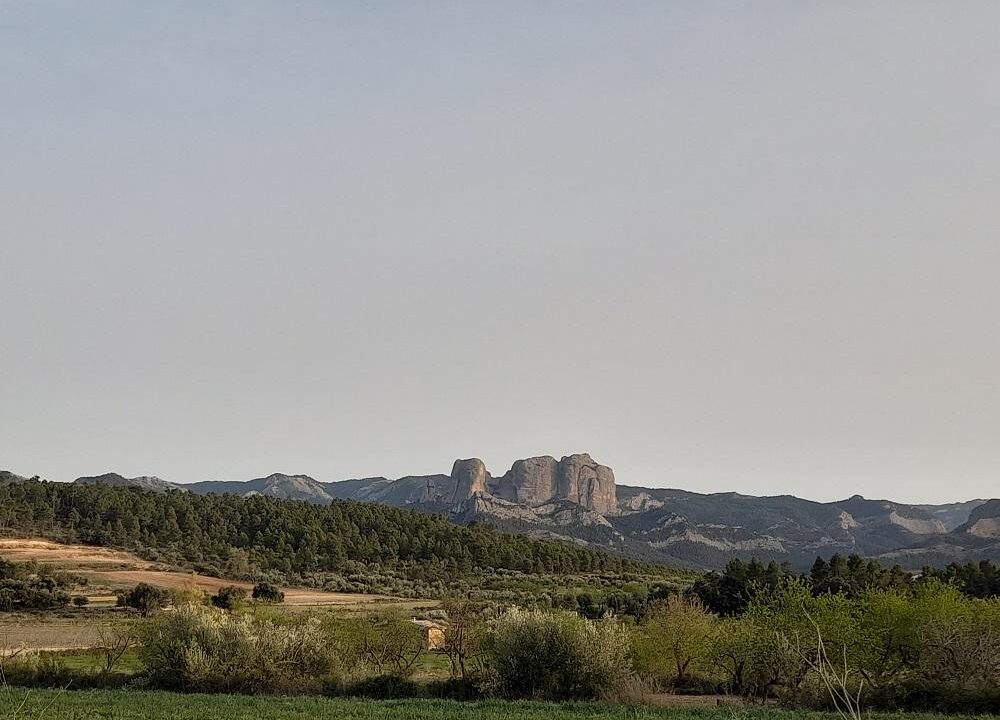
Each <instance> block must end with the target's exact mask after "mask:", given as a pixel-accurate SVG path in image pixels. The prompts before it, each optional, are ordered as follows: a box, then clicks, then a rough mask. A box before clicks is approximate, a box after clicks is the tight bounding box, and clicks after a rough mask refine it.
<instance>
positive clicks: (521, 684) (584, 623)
mask: <svg viewBox="0 0 1000 720" xmlns="http://www.w3.org/2000/svg"><path fill="white" fill-rule="evenodd" d="M629 646H630V643H629V636H628V631H627V629H626V628H625V626H623V625H622V624H620V623H619V622H617V621H614V620H600V621H595V620H585V619H583V618H580V617H578V616H574V615H569V614H553V613H544V612H540V611H525V610H520V609H513V610H510V611H508V612H507V613H505V614H504V615H501V616H500V617H499V618H496V619H495V620H493V621H492V622H491V623H489V624H488V626H487V628H486V631H485V637H484V662H485V663H486V680H485V683H484V687H485V688H486V689H487V690H489V691H491V692H493V693H496V694H498V695H501V696H503V697H524V698H536V699H545V700H567V699H575V698H581V699H584V698H598V697H607V696H614V695H616V694H620V693H621V692H624V691H625V689H626V688H627V686H628V685H629V681H630V680H631V678H632V677H633V673H632V661H631V658H630V647H629Z"/></svg>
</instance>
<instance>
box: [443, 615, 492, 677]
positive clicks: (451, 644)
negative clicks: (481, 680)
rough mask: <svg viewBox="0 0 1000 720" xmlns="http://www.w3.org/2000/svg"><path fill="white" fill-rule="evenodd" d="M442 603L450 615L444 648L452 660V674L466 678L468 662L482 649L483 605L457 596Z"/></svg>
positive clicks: (445, 630) (445, 632)
mask: <svg viewBox="0 0 1000 720" xmlns="http://www.w3.org/2000/svg"><path fill="white" fill-rule="evenodd" d="M441 605H442V608H443V609H444V611H445V613H447V615H448V624H447V626H446V627H445V629H444V645H443V647H442V650H444V653H445V655H447V656H448V660H450V661H451V676H452V677H458V678H462V679H463V680H465V679H466V678H467V672H468V668H467V663H468V661H469V659H470V658H471V657H473V656H474V655H475V654H476V653H478V652H479V650H480V643H481V640H482V638H481V634H482V612H483V605H482V604H481V603H474V602H471V601H468V600H459V599H455V598H449V599H446V600H445V601H444V602H443V603H442V604H441Z"/></svg>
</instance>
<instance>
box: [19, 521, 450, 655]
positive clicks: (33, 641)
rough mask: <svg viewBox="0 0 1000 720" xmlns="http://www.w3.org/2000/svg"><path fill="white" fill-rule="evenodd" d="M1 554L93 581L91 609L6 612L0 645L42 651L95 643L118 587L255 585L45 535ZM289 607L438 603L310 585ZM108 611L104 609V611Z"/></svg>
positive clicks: (291, 593) (405, 607)
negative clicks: (315, 588) (57, 539)
mask: <svg viewBox="0 0 1000 720" xmlns="http://www.w3.org/2000/svg"><path fill="white" fill-rule="evenodd" d="M0 558H3V559H5V560H10V561H15V562H27V561H30V560H34V561H37V562H40V563H45V564H46V565H48V566H50V567H53V568H58V569H61V570H67V571H71V572H73V573H75V574H78V575H82V576H84V577H86V578H87V579H88V583H89V585H88V586H87V588H86V590H85V591H84V592H83V593H82V594H86V595H87V597H88V599H89V601H90V603H89V607H88V609H86V610H82V611H79V610H75V609H67V610H66V611H63V612H59V613H45V614H0V644H5V645H8V646H20V645H24V646H26V647H29V648H32V649H38V650H61V649H77V648H89V647H94V645H95V644H96V643H97V631H98V630H97V629H98V627H99V625H100V624H101V623H106V622H107V621H108V620H109V619H110V616H109V611H110V609H111V608H113V607H114V605H115V600H116V596H115V593H116V591H118V590H123V589H127V588H131V587H134V586H135V585H137V584H139V583H140V582H145V583H149V584H150V585H154V586H156V587H161V588H165V589H168V590H178V589H183V588H195V589H198V590H204V591H207V592H210V593H215V592H218V590H219V588H222V587H225V586H227V585H237V586H239V587H242V588H244V589H246V590H247V591H248V592H249V591H250V590H251V588H252V585H251V583H247V582H234V581H231V580H222V579H220V578H215V577H210V576H208V575H199V574H197V573H192V572H182V571H179V570H176V569H172V568H170V567H167V566H164V565H160V564H158V563H154V562H150V561H148V560H143V559H142V558H139V557H137V556H135V555H133V554H131V553H128V552H124V551H121V550H111V549H108V548H101V547H93V546H89V545H63V544H60V543H55V542H51V541H49V540H40V539H13V538H0ZM283 590H284V592H285V602H284V605H283V606H282V607H284V608H287V609H288V611H290V612H291V611H296V610H307V609H309V608H317V607H320V608H324V609H327V610H330V611H336V612H344V613H358V612H365V611H370V610H372V609H373V608H379V607H392V608H396V609H399V610H401V611H404V612H410V611H416V610H420V609H426V608H428V607H435V606H436V605H437V603H436V602H435V601H420V600H413V599H405V598H394V597H391V596H388V595H364V594H361V593H338V592H324V591H322V590H313V589H308V588H283ZM102 611H103V612H102Z"/></svg>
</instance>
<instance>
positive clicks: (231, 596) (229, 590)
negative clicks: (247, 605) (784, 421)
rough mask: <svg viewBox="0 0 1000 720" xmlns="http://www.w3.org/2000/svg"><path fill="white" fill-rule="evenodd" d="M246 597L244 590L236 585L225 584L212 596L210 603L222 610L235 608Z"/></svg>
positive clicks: (237, 607)
mask: <svg viewBox="0 0 1000 720" xmlns="http://www.w3.org/2000/svg"><path fill="white" fill-rule="evenodd" d="M246 599H247V591H246V590H244V589H243V588H241V587H239V586H237V585H227V586H226V587H224V588H219V592H218V593H216V594H215V595H213V596H212V605H214V606H215V607H217V608H220V609H222V610H237V609H239V607H240V606H241V605H242V604H243V602H244V601H245V600H246Z"/></svg>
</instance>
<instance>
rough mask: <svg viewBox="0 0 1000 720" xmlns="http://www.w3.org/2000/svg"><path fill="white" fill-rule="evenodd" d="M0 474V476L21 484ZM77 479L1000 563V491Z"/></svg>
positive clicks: (579, 468)
mask: <svg viewBox="0 0 1000 720" xmlns="http://www.w3.org/2000/svg"><path fill="white" fill-rule="evenodd" d="M3 472H4V473H5V474H0V482H2V481H4V480H6V481H8V482H9V481H18V480H23V478H20V476H16V475H13V474H12V473H9V472H6V471H3ZM75 482H77V483H81V484H103V485H111V486H134V487H139V488H142V489H145V490H150V491H154V492H166V491H168V490H179V491H185V492H195V493H202V494H204V493H215V494H224V493H230V494H235V495H241V496H252V495H266V496H270V497H278V498H285V499H289V500H304V501H308V502H313V503H320V504H326V503H330V502H333V501H335V500H338V499H351V500H359V501H365V502H376V503H383V504H387V505H393V506H396V507H404V508H411V509H415V510H421V511H426V512H434V513H440V514H443V515H446V516H447V517H449V518H450V519H452V520H454V521H456V522H463V523H467V522H488V523H491V524H493V525H496V526H498V527H500V528H501V529H504V530H508V531H514V532H521V533H526V534H531V535H537V536H543V537H549V538H558V539H563V540H568V541H571V542H576V543H581V544H587V545H591V546H596V547H601V548H604V549H610V550H613V551H616V552H620V553H623V554H626V555H630V556H634V557H638V558H642V559H646V560H655V561H659V562H666V563H670V564H674V565H678V566H681V567H690V568H713V567H721V566H722V565H724V564H725V563H726V562H727V561H728V560H730V559H731V558H734V557H740V558H744V559H749V558H751V557H756V558H758V559H760V560H777V561H779V562H788V563H789V564H791V565H792V566H793V567H795V568H798V569H804V568H806V567H808V566H809V565H810V564H811V563H812V561H813V560H814V559H815V558H816V557H817V556H818V555H822V556H829V555H832V554H833V553H842V554H845V553H858V554H860V555H864V556H866V557H874V558H878V559H881V560H884V561H885V562H890V563H899V564H901V565H903V566H904V567H908V568H919V567H921V566H923V565H927V564H930V565H943V564H947V563H949V562H955V561H957V562H969V561H978V560H982V559H993V560H997V559H1000V499H994V500H971V501H968V502H961V503H950V504H945V505H912V504H906V503H899V502H893V501H891V500H869V499H866V498H864V497H861V496H860V495H854V496H852V497H850V498H847V499H846V500H841V501H836V502H829V503H820V502H814V501H811V500H804V499H802V498H797V497H794V496H791V495H780V496H773V497H756V496H751V495H742V494H738V493H714V494H701V493H695V492H689V491H686V490H676V489H665V488H643V487H634V486H629V485H618V484H617V483H616V481H615V475H614V472H613V471H612V470H611V468H610V467H607V466H605V465H601V464H600V463H597V462H596V461H594V460H593V458H591V456H590V455H587V454H577V455H569V456H566V457H563V458H562V459H560V460H556V459H555V458H554V457H550V456H541V457H533V458H527V459H525V460H518V461H517V462H515V463H514V464H513V466H512V467H511V468H510V470H508V471H507V472H505V473H504V474H503V475H500V476H498V477H494V476H493V475H491V473H490V472H489V471H488V470H487V468H486V466H485V464H484V463H483V462H482V461H481V460H478V459H475V458H472V459H466V460H456V461H455V463H454V465H453V466H452V469H451V472H450V473H448V474H435V475H412V476H406V477H402V478H398V479H395V480H391V479H388V478H384V477H370V478H360V479H353V480H342V481H338V482H320V481H318V480H315V479H313V478H312V477H309V476H308V475H285V474H281V473H275V474H272V475H269V476H267V477H262V478H256V479H253V480H246V481H239V480H230V481H205V482H197V483H190V484H176V483H170V482H166V481H164V480H161V479H159V478H157V477H154V476H141V477H136V478H126V477H123V476H121V475H118V474H115V473H107V474H105V475H100V476H95V477H81V478H78V479H77V480H76V481H75Z"/></svg>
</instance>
